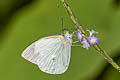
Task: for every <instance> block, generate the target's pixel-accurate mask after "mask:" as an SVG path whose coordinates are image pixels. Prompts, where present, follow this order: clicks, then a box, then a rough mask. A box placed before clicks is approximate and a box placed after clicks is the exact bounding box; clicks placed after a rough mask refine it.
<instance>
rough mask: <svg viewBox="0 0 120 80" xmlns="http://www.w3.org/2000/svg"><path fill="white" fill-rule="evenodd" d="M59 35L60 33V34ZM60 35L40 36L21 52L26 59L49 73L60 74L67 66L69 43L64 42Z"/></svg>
mask: <svg viewBox="0 0 120 80" xmlns="http://www.w3.org/2000/svg"><path fill="white" fill-rule="evenodd" d="M60 36H61V35H60ZM60 36H51V37H45V38H42V39H40V40H38V41H36V42H35V43H33V44H31V45H30V46H29V47H28V48H27V49H26V50H25V51H24V52H23V54H22V56H23V57H24V58H25V59H27V60H28V61H30V62H32V63H35V64H37V65H38V67H39V68H40V69H41V70H42V71H43V72H46V73H49V74H61V73H63V72H65V71H66V70H67V68H68V66H69V61H70V51H71V44H65V43H64V40H63V39H61V38H60Z"/></svg>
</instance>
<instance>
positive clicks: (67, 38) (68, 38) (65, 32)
mask: <svg viewBox="0 0 120 80" xmlns="http://www.w3.org/2000/svg"><path fill="white" fill-rule="evenodd" d="M63 36H64V39H65V41H66V42H69V43H72V34H70V33H69V31H68V29H64V30H63Z"/></svg>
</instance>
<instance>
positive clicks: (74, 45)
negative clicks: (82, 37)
mask: <svg viewBox="0 0 120 80" xmlns="http://www.w3.org/2000/svg"><path fill="white" fill-rule="evenodd" d="M72 46H76V47H77V46H78V47H83V46H82V45H72Z"/></svg>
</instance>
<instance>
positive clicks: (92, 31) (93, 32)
mask: <svg viewBox="0 0 120 80" xmlns="http://www.w3.org/2000/svg"><path fill="white" fill-rule="evenodd" d="M87 31H88V32H89V34H90V36H92V35H93V34H98V32H96V31H94V30H91V31H90V30H89V29H87Z"/></svg>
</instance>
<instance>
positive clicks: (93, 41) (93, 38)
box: [87, 36, 99, 45]
mask: <svg viewBox="0 0 120 80" xmlns="http://www.w3.org/2000/svg"><path fill="white" fill-rule="evenodd" d="M87 41H88V42H89V43H90V45H95V44H97V43H98V42H99V39H98V38H97V37H96V36H90V37H88V39H87Z"/></svg>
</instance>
